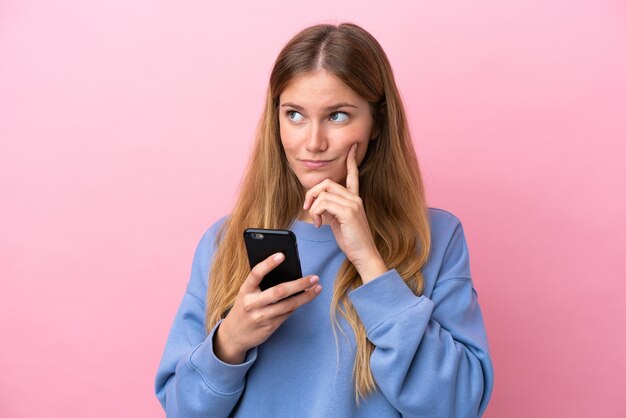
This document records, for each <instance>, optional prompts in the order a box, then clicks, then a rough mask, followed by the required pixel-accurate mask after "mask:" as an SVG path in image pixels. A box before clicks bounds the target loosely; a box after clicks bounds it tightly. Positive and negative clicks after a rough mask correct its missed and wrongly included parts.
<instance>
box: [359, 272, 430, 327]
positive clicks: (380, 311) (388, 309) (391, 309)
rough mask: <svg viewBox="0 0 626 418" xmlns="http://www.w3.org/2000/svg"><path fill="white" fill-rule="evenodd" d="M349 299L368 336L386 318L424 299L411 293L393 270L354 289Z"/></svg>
mask: <svg viewBox="0 0 626 418" xmlns="http://www.w3.org/2000/svg"><path fill="white" fill-rule="evenodd" d="M349 297H350V300H351V301H352V305H353V306H354V308H355V309H356V311H357V313H358V314H359V318H360V319H361V322H363V326H364V327H365V330H366V332H367V333H368V334H369V332H370V331H371V330H373V329H374V328H376V327H377V326H378V325H380V324H381V323H383V322H385V321H386V320H387V319H388V318H391V317H393V316H395V315H396V314H398V313H400V312H402V311H404V310H405V309H407V308H409V307H411V306H414V305H417V304H418V303H420V302H421V301H422V299H424V297H423V296H416V295H415V294H414V293H413V291H412V290H411V289H410V288H409V286H407V284H406V283H405V282H404V280H402V277H400V275H399V274H398V272H397V271H396V270H395V269H392V270H389V271H388V272H386V273H384V274H383V275H381V276H379V277H378V278H376V279H374V280H372V281H371V282H368V283H366V284H364V285H362V286H361V287H358V288H356V289H354V290H353V291H352V292H350V294H349Z"/></svg>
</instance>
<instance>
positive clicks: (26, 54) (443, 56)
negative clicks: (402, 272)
mask: <svg viewBox="0 0 626 418" xmlns="http://www.w3.org/2000/svg"><path fill="white" fill-rule="evenodd" d="M226 3H227V2H223V1H222V2H204V1H187V2H180V1H179V2H174V1H156V2H155V1H131V2H128V1H121V0H116V1H110V0H107V1H104V0H92V1H88V2H85V1H67V0H59V1H56V2H50V1H48V2H44V1H34V0H21V1H17V0H4V1H2V2H0V139H1V142H0V190H1V193H0V199H1V204H0V211H1V212H0V213H1V215H2V216H0V255H1V261H0V278H1V290H0V327H1V328H0V370H1V373H0V415H1V416H2V417H15V418H21V417H43V416H52V417H66V416H76V417H79V416H80V417H130V416H132V417H153V416H160V415H162V412H161V410H160V406H159V404H158V402H157V400H156V398H155V397H154V395H153V380H154V374H155V371H156V368H157V365H158V362H159V359H160V356H161V353H162V350H163V346H164V343H165V338H166V336H167V333H168V330H169V327H170V325H171V322H172V320H173V317H174V313H175V310H176V308H177V306H178V303H179V302H180V299H181V297H182V295H183V292H184V289H185V285H186V282H187V279H188V276H189V272H190V266H191V258H192V254H193V251H194V249H195V246H196V244H197V241H198V239H199V238H200V235H201V234H202V233H203V232H204V230H205V229H206V228H207V227H208V226H209V225H210V224H211V223H212V222H213V221H214V220H216V219H217V218H218V217H219V216H221V215H223V214H225V213H227V212H228V210H229V208H230V206H231V204H232V202H233V196H234V195H235V193H236V190H237V187H238V184H239V180H240V177H241V174H242V171H243V168H244V164H245V162H246V160H247V158H248V152H249V149H250V144H251V141H252V138H253V133H254V129H255V126H256V123H257V120H258V117H259V115H260V111H261V108H262V100H263V95H264V92H265V88H266V85H267V78H268V74H269V71H270V68H271V65H272V63H273V60H274V58H275V56H276V54H277V53H278V51H279V50H280V48H281V47H282V46H283V45H284V43H285V42H286V41H287V40H288V39H289V38H290V37H291V36H292V35H293V34H294V33H295V32H296V31H297V30H299V29H301V28H303V27H304V26H307V25H309V24H313V23H319V22H322V21H324V22H333V23H336V22H341V21H344V20H349V21H354V22H356V23H359V24H361V25H363V26H364V27H365V28H367V29H368V30H369V31H370V32H372V33H373V34H374V36H376V37H377V38H378V40H379V41H380V42H381V44H382V45H383V47H384V48H385V49H386V51H387V53H388V55H389V58H390V60H391V62H392V65H393V67H394V70H395V73H396V77H397V82H398V84H399V86H400V89H401V91H402V94H403V97H404V99H405V102H406V105H407V109H408V113H409V117H410V121H411V128H412V132H413V135H414V139H415V144H416V148H417V152H418V155H419V158H420V160H421V163H422V167H423V171H424V176H425V180H426V184H427V192H428V198H429V203H430V205H431V206H434V207H440V208H445V209H448V210H450V211H452V212H453V213H455V214H456V215H457V216H458V217H459V218H460V219H461V220H462V222H463V224H464V227H465V230H466V234H467V239H468V242H469V246H470V252H471V257H472V272H473V276H474V280H475V284H476V287H477V288H478V292H479V295H480V302H481V305H482V308H483V311H484V315H485V320H486V323H487V329H488V334H489V338H490V343H491V349H492V352H493V359H494V363H495V370H496V385H495V390H494V393H493V397H492V401H491V404H490V407H489V409H488V412H487V414H486V415H487V416H488V417H554V416H567V417H590V416H602V417H622V416H626V399H625V397H624V391H625V386H624V384H623V382H624V378H625V375H626V360H625V350H624V343H625V342H626V341H625V337H624V334H625V331H626V327H625V326H624V322H625V321H624V319H625V318H626V303H625V302H626V301H625V297H624V293H625V292H626V280H625V279H626V277H625V274H624V265H623V258H624V255H625V251H624V250H625V248H626V222H625V221H624V213H625V212H626V198H625V194H626V193H625V192H626V190H625V189H626V188H625V187H624V186H625V185H624V179H626V169H625V168H624V167H625V165H624V163H623V160H624V155H625V151H626V145H625V140H626V4H625V3H624V1H621V0H620V1H618V0H615V1H610V0H587V1H555V0H548V1H537V2H534V1H530V2H529V1H522V0H519V1H461V0H454V1H445V2H433V1H420V2H408V1H407V2H387V4H386V5H383V3H384V2H381V1H372V2H369V3H366V4H364V2H363V1H352V0H350V1H348V0H344V1H340V2H337V1H326V0H324V1H321V0H320V1H316V2H303V3H301V4H299V3H297V2H284V1H278V0H271V1H265V2H263V4H259V2H256V1H239V2H233V5H232V6H231V5H227V4H226Z"/></svg>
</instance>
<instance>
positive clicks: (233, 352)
mask: <svg viewBox="0 0 626 418" xmlns="http://www.w3.org/2000/svg"><path fill="white" fill-rule="evenodd" d="M224 322H225V320H224V321H222V323H221V324H220V325H219V326H218V327H217V329H216V330H215V334H214V335H213V352H214V353H215V356H216V357H217V358H218V359H220V360H221V361H223V362H224V363H228V364H241V363H243V362H244V361H245V359H246V353H247V351H248V350H245V349H242V348H239V347H237V345H236V344H234V343H233V341H234V339H233V338H232V337H231V336H230V335H229V332H228V326H224Z"/></svg>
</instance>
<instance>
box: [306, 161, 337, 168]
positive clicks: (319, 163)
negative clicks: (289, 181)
mask: <svg viewBox="0 0 626 418" xmlns="http://www.w3.org/2000/svg"><path fill="white" fill-rule="evenodd" d="M331 161H333V160H300V162H301V163H302V165H304V166H305V167H307V168H313V169H316V168H317V169H319V168H324V167H326V166H327V165H328V164H330V162H331Z"/></svg>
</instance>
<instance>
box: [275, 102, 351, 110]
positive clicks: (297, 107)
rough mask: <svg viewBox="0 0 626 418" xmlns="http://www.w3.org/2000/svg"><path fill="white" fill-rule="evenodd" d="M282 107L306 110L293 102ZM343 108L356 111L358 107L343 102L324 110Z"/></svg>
mask: <svg viewBox="0 0 626 418" xmlns="http://www.w3.org/2000/svg"><path fill="white" fill-rule="evenodd" d="M280 106H281V107H287V106H288V107H293V108H294V109H296V110H300V111H301V110H304V108H303V107H302V106H298V105H297V104H295V103H291V102H286V103H283V104H281V105H280ZM342 107H353V108H355V109H356V108H357V106H355V105H353V104H351V103H347V102H341V103H337V104H334V105H331V106H326V107H325V108H323V110H325V111H331V110H335V109H339V108H342Z"/></svg>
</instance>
